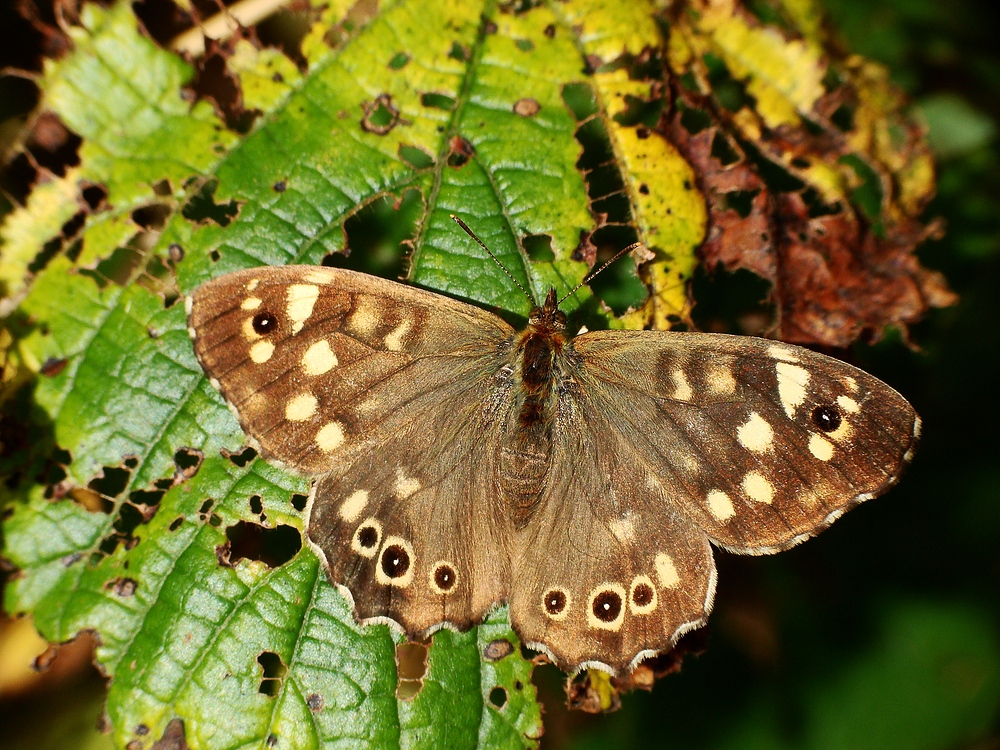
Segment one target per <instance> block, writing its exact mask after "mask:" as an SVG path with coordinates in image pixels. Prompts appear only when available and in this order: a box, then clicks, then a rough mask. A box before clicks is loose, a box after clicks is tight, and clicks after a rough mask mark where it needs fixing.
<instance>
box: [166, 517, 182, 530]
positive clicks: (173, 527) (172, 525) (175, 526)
mask: <svg viewBox="0 0 1000 750" xmlns="http://www.w3.org/2000/svg"><path fill="white" fill-rule="evenodd" d="M183 523H184V516H177V518H175V519H174V520H173V521H171V522H170V526H168V527H167V528H168V529H169V530H170V531H177V529H179V528H180V527H181V524H183Z"/></svg>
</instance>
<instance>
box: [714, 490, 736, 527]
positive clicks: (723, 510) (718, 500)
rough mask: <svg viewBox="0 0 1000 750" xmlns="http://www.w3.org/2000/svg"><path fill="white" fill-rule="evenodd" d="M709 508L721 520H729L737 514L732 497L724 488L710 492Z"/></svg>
mask: <svg viewBox="0 0 1000 750" xmlns="http://www.w3.org/2000/svg"><path fill="white" fill-rule="evenodd" d="M708 510H709V512H710V513H711V514H712V515H713V516H715V518H716V519H717V520H719V521H728V520H729V519H730V518H732V517H733V516H735V515H736V508H734V507H733V501H732V499H731V498H730V497H729V495H727V494H726V493H725V492H723V491H722V490H712V491H711V492H709V493H708Z"/></svg>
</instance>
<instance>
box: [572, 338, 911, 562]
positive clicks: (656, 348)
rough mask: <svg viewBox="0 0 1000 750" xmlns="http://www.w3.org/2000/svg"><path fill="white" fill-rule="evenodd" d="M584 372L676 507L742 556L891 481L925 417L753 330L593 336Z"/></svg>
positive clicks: (801, 533) (598, 402)
mask: <svg viewBox="0 0 1000 750" xmlns="http://www.w3.org/2000/svg"><path fill="white" fill-rule="evenodd" d="M574 346H575V349H576V352H577V353H578V354H579V355H580V358H581V362H582V364H581V366H580V369H579V373H578V378H579V380H580V383H581V385H582V390H583V391H584V392H585V393H587V394H588V397H589V398H591V399H592V402H591V403H589V404H588V405H587V406H586V407H585V408H584V409H583V411H584V412H585V413H587V414H589V413H593V412H597V413H600V414H603V415H606V416H607V417H608V418H609V420H610V421H611V425H612V429H615V430H618V431H620V432H621V433H622V434H624V435H627V436H629V439H630V442H631V444H632V447H633V451H634V455H636V456H638V457H641V460H643V461H644V462H645V463H647V464H648V466H649V467H650V471H651V473H652V474H653V475H654V476H656V478H657V480H658V481H659V482H660V483H661V484H662V486H663V487H664V488H665V491H666V493H667V499H668V502H669V504H670V505H671V506H672V507H676V508H678V509H679V510H681V511H682V512H683V514H684V515H686V516H687V517H688V518H689V519H691V521H693V522H694V523H695V524H696V525H697V526H698V527H699V528H701V529H703V530H704V531H705V532H707V533H708V534H709V536H710V537H711V538H712V540H713V541H714V542H716V543H717V544H720V545H722V546H725V547H726V548H728V549H732V550H734V551H739V552H744V553H766V552H774V551H777V550H779V549H783V548H786V547H789V546H791V545H793V544H795V543H797V542H800V541H802V540H803V539H805V538H807V537H808V536H810V535H813V534H815V533H817V532H818V531H820V530H821V529H822V528H823V527H824V526H826V525H828V524H829V523H831V522H832V521H833V520H834V519H835V518H837V517H838V516H839V515H841V514H842V513H843V512H844V511H846V510H847V509H848V508H850V507H852V506H853V505H855V504H857V503H859V502H863V501H864V500H867V499H869V498H871V497H874V496H875V495H878V494H880V493H882V492H884V491H885V490H886V489H888V488H889V487H890V486H892V485H893V484H894V483H895V482H896V481H897V480H898V478H899V476H900V473H901V471H902V469H903V467H904V466H905V465H906V463H907V462H908V461H909V458H910V456H911V455H912V452H913V450H914V448H915V445H916V441H917V438H918V436H919V429H920V420H919V418H918V417H917V415H916V412H914V410H913V408H912V407H911V406H910V405H909V404H908V403H907V402H906V400H905V399H903V398H902V397H901V396H900V395H899V394H898V393H896V392H895V391H894V390H892V389H891V388H889V387H888V386H887V385H885V383H882V382H881V381H879V380H877V379H876V378H873V377H872V376H871V375H868V374H867V373H865V372H862V371H860V370H858V369H857V368H854V367H851V366H850V365H847V364H845V363H843V362H840V361H839V360H835V359H832V358H830V357H826V356H824V355H821V354H817V353H815V352H811V351H809V350H806V349H802V348H799V347H792V346H788V345H785V344H781V343H777V342H773V341H766V340H763V339H754V338H747V337H735V336H725V335H718V334H678V333H668V332H653V331H648V332H594V333H589V334H585V335H583V336H580V337H578V338H577V339H575V341H574Z"/></svg>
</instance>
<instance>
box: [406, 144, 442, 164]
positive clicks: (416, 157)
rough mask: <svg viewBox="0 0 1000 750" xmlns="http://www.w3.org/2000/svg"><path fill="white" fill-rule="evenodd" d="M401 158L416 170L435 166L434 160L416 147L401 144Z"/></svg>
mask: <svg viewBox="0 0 1000 750" xmlns="http://www.w3.org/2000/svg"><path fill="white" fill-rule="evenodd" d="M399 158H400V159H402V160H403V161H405V162H406V163H407V164H409V165H410V166H411V167H413V168H414V169H428V168H430V167H433V166H434V158H433V157H432V156H431V155H430V154H428V153H427V152H426V151H424V150H423V149H420V148H417V147H416V146H407V145H404V144H400V146H399Z"/></svg>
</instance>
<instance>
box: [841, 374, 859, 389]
mask: <svg viewBox="0 0 1000 750" xmlns="http://www.w3.org/2000/svg"><path fill="white" fill-rule="evenodd" d="M843 383H844V387H845V388H846V389H847V390H849V391H852V392H854V393H857V392H858V381H857V380H855V379H854V378H852V377H851V376H850V375H848V376H847V377H845V378H844V380H843Z"/></svg>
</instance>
